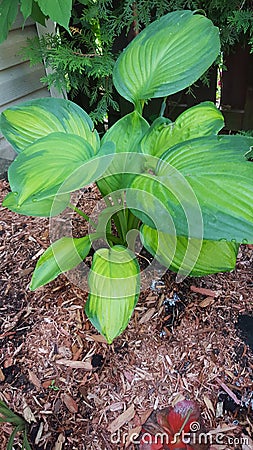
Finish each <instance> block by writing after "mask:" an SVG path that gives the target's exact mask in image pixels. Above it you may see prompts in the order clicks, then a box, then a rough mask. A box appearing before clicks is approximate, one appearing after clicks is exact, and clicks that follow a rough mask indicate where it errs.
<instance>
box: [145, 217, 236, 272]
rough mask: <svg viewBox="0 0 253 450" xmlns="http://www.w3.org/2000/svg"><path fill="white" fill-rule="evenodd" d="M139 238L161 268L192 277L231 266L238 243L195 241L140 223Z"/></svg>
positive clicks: (233, 264) (234, 262)
mask: <svg viewBox="0 0 253 450" xmlns="http://www.w3.org/2000/svg"><path fill="white" fill-rule="evenodd" d="M141 237H142V242H143V245H144V246H145V247H146V249H147V250H148V251H149V252H150V253H151V254H152V255H153V256H154V257H155V258H156V259H157V260H158V261H159V262H160V263H161V264H162V265H164V266H165V267H167V268H168V269H170V270H172V271H174V272H179V273H180V274H183V275H191V276H193V277H199V276H205V275H208V274H212V273H218V272H228V271H231V270H233V269H234V267H235V264H236V257H237V253H238V248H239V244H236V243H233V242H227V241H225V240H224V241H206V240H203V241H199V240H198V239H188V238H187V237H184V236H176V235H174V236H172V235H169V234H167V233H162V232H161V231H157V230H154V229H153V228H150V227H148V226H147V225H143V226H142V228H141Z"/></svg>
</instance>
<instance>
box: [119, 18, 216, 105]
mask: <svg viewBox="0 0 253 450" xmlns="http://www.w3.org/2000/svg"><path fill="white" fill-rule="evenodd" d="M219 49H220V42H219V30H218V28H216V27H214V25H213V23H212V22H211V21H210V20H209V19H207V18H206V17H204V16H202V15H199V14H195V13H194V12H192V11H175V12H172V13H169V14H167V15H165V16H163V17H161V18H160V19H158V20H156V21H155V22H153V23H151V24H150V25H149V26H148V27H147V28H145V29H144V30H143V31H142V32H141V33H140V34H138V36H137V37H136V38H135V39H134V40H133V41H132V42H131V43H130V44H129V45H128V47H127V48H126V49H125V50H124V51H123V53H122V54H121V55H120V56H119V58H118V60H117V61H116V65H115V67H114V73H113V80H114V85H115V87H116V89H117V91H118V92H119V93H120V95H122V97H124V98H126V99H127V100H129V101H130V102H132V103H134V104H135V105H138V103H139V102H142V101H144V100H147V99H150V98H155V97H166V96H168V95H171V94H174V93H175V92H178V91H181V90H182V89H184V88H186V87H187V86H190V85H191V84H193V83H194V82H195V81H196V80H197V79H198V78H199V77H200V76H201V75H202V74H203V73H204V72H205V71H206V70H207V69H208V67H209V66H210V65H211V64H212V63H213V61H214V60H215V58H216V57H217V56H218V53H219Z"/></svg>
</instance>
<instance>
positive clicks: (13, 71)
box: [0, 13, 50, 161]
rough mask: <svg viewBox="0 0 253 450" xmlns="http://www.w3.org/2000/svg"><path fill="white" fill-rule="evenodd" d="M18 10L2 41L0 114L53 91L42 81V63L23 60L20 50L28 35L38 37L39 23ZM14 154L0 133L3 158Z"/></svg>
mask: <svg viewBox="0 0 253 450" xmlns="http://www.w3.org/2000/svg"><path fill="white" fill-rule="evenodd" d="M22 26H23V17H22V15H21V14H20V13H19V14H18V16H17V19H16V20H15V22H14V24H13V26H12V29H11V31H10V32H9V35H8V38H7V39H6V40H5V41H4V42H3V43H2V44H0V113H1V112H2V111H3V110H5V109H6V108H8V107H10V106H13V105H15V104H18V103H20V102H23V101H26V100H32V99H34V98H40V97H49V96H50V92H49V91H48V90H47V88H46V87H43V84H42V83H41V82H40V79H41V77H43V76H45V68H44V66H43V64H37V65H36V66H33V67H30V64H29V62H28V61H23V59H22V56H21V55H20V49H21V48H22V47H25V45H26V40H27V38H29V39H33V38H34V37H36V36H37V29H36V25H35V24H34V22H33V21H32V20H31V19H28V20H27V21H26V24H25V27H24V29H22ZM14 156H15V153H14V151H13V150H12V148H11V146H10V145H9V144H8V143H7V141H6V140H5V139H4V137H3V135H2V134H0V159H1V158H2V159H6V160H10V161H11V160H12V159H13V158H14Z"/></svg>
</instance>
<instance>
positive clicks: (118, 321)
mask: <svg viewBox="0 0 253 450" xmlns="http://www.w3.org/2000/svg"><path fill="white" fill-rule="evenodd" d="M139 274H140V269H139V265H138V262H137V260H136V258H135V256H134V254H132V252H130V251H129V250H128V249H126V248H125V247H122V246H120V245H116V246H114V247H113V248H109V249H107V248H101V249H99V250H97V251H96V253H95V255H94V257H93V262H92V267H91V271H90V274H89V279H88V282H89V289H90V293H89V297H88V300H87V302H86V305H85V312H86V314H87V316H88V318H89V320H90V321H91V323H92V324H93V325H94V326H95V327H96V329H97V330H98V331H99V333H101V334H102V335H103V336H104V337H105V338H106V340H107V342H108V343H109V344H111V343H112V341H113V340H114V339H115V338H116V337H117V336H119V335H120V334H121V333H122V332H123V331H124V329H125V328H126V326H127V324H128V323H129V321H130V318H131V315H132V313H133V310H134V307H135V305H136V303H137V301H138V297H139V292H140V275H139Z"/></svg>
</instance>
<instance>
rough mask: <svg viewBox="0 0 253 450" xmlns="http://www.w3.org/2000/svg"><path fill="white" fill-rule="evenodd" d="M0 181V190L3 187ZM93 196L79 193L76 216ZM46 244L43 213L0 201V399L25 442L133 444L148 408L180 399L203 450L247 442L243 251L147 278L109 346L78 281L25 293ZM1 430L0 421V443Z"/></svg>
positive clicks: (249, 413)
mask: <svg viewBox="0 0 253 450" xmlns="http://www.w3.org/2000/svg"><path fill="white" fill-rule="evenodd" d="M0 188H1V196H2V197H3V196H4V195H6V193H7V191H8V183H7V182H6V181H4V180H2V181H1V182H0ZM96 201H97V194H96V190H93V189H90V192H87V209H86V212H87V213H88V212H89V208H91V209H92V208H93V206H94V204H95V203H96ZM48 244H49V228H48V220H47V219H41V218H30V217H25V216H19V215H17V214H15V213H12V212H10V211H8V210H7V209H5V208H3V207H1V215H0V251H1V278H0V283H1V284H0V286H1V287H0V289H1V297H0V349H1V350H0V399H1V400H4V401H5V402H6V403H7V404H8V406H9V407H10V408H11V409H12V410H13V411H15V412H17V413H19V414H20V415H22V416H23V417H25V419H26V420H27V421H28V422H29V424H30V425H29V440H30V443H31V446H32V448H33V449H35V450H42V449H47V450H50V449H55V450H61V449H66V450H70V449H71V450H82V449H89V450H100V449H103V450H116V449H123V448H127V447H128V448H129V449H130V450H133V449H134V448H138V446H137V445H136V444H133V443H131V439H130V436H131V433H133V432H135V433H137V434H138V433H139V432H140V430H141V426H142V424H143V423H144V422H145V421H146V419H147V418H148V417H149V415H150V414H151V412H152V411H153V409H160V408H163V407H165V406H168V405H174V404H175V403H176V402H177V401H178V400H181V399H183V398H185V399H191V400H195V401H196V402H197V403H198V404H199V406H200V408H201V411H202V418H203V422H204V424H205V427H206V429H207V430H211V433H212V436H213V443H212V447H211V448H213V449H219V450H223V449H243V450H246V449H253V443H252V440H251V438H252V434H253V387H252V381H253V354H252V351H253V342H252V341H253V336H252V335H253V326H252V320H253V319H252V315H253V303H252V288H253V277H252V274H253V265H252V263H253V248H252V246H246V245H244V246H241V249H240V254H239V258H238V263H237V267H236V270H234V271H233V272H231V273H227V274H218V275H213V276H207V277H202V278H187V279H185V280H184V281H183V282H181V283H176V276H175V274H173V273H169V272H167V273H166V274H165V275H163V276H162V277H161V278H159V276H158V275H157V276H156V277H155V276H154V280H153V282H152V283H151V285H150V286H149V287H148V288H147V289H146V290H145V291H144V292H143V293H142V294H141V298H140V301H139V303H138V305H137V307H136V310H135V313H134V315H133V317H132V320H131V322H130V325H129V326H128V328H127V330H126V331H125V332H124V333H123V334H122V335H121V336H120V337H119V338H117V339H116V340H115V341H114V343H113V344H112V345H111V346H109V345H107V344H106V343H105V341H104V339H103V338H102V337H101V336H100V335H98V334H97V332H96V330H95V329H94V328H93V327H92V325H91V324H90V323H89V322H88V321H87V318H86V317H85V314H84V310H83V306H84V302H85V299H86V296H87V294H86V293H85V292H84V291H83V290H82V289H81V288H80V287H78V286H77V283H72V282H71V281H70V280H69V279H68V278H66V277H65V275H61V276H59V277H58V278H57V279H56V280H54V281H53V282H51V283H50V284H48V285H47V286H45V287H42V288H40V289H38V290H37V291H35V292H30V291H29V282H30V279H31V274H32V271H33V269H34V267H35V264H36V261H37V259H38V257H39V256H40V255H41V254H42V252H43V251H44V249H46V248H47V246H48ZM11 431H12V426H11V425H10V424H7V423H4V424H0V436H1V439H0V448H1V450H5V449H6V446H7V440H8V437H9V436H10V433H11ZM220 433H222V434H223V438H222V441H219V442H216V436H217V435H218V436H219V435H220ZM218 444H219V445H218ZM135 445H136V446H135ZM14 448H15V449H18V448H21V445H20V444H19V443H18V441H16V443H15V446H14ZM199 448H201V447H199Z"/></svg>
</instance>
